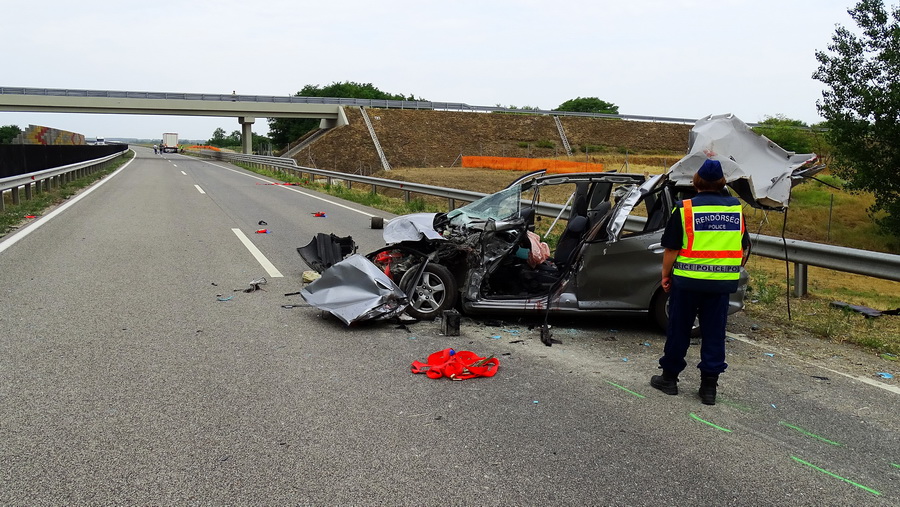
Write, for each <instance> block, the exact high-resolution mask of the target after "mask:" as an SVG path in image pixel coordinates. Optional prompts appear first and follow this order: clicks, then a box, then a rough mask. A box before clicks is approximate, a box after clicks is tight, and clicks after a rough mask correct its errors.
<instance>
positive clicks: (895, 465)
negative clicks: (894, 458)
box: [891, 463, 900, 468]
mask: <svg viewBox="0 0 900 507" xmlns="http://www.w3.org/2000/svg"><path fill="white" fill-rule="evenodd" d="M891 466H892V467H894V468H900V465H898V464H896V463H891Z"/></svg>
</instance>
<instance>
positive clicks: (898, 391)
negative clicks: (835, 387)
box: [725, 332, 900, 394]
mask: <svg viewBox="0 0 900 507" xmlns="http://www.w3.org/2000/svg"><path fill="white" fill-rule="evenodd" d="M725 336H727V337H729V338H734V339H735V340H738V341H741V342H744V343H747V344H750V345H753V346H755V347H759V348H771V347H763V345H761V344H759V343H756V342H754V341H753V340H750V339H748V338H747V337H746V335H743V334H738V333H730V332H729V333H725ZM779 353H780V354H784V355H786V356H790V357H791V358H792V359H794V360H796V361H800V362H801V363H806V364H808V365H810V366H815V367H816V368H821V369H823V370H825V371H830V372H831V373H835V374H837V375H842V376H844V377H847V378H852V379H853V380H858V381H860V382H862V383H864V384H869V385H870V386H874V387H880V388H881V389H884V390H885V391H890V392H892V393H894V394H900V387H897V386H892V385H890V384H885V383H883V382H879V381H877V380H874V379H870V378H866V377H860V376H858V375H851V374H849V373H844V372H842V371H837V370H833V369H831V368H829V367H827V366H822V365H821V364H816V363H811V362H809V361H806V360H805V359H801V358H799V357H797V356H795V355H794V354H790V353H787V352H784V351H779Z"/></svg>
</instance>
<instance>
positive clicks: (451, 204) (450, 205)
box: [447, 197, 456, 210]
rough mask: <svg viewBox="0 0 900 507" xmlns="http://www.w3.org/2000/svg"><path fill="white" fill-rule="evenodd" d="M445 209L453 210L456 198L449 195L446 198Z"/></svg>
mask: <svg viewBox="0 0 900 507" xmlns="http://www.w3.org/2000/svg"><path fill="white" fill-rule="evenodd" d="M447 209H448V210H455V209H456V199H454V198H452V197H450V198H448V199H447Z"/></svg>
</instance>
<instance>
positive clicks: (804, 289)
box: [794, 262, 809, 298]
mask: <svg viewBox="0 0 900 507" xmlns="http://www.w3.org/2000/svg"><path fill="white" fill-rule="evenodd" d="M808 279H809V266H807V265H806V264H800V263H799V262H795V263H794V296H795V297H798V298H799V297H803V296H805V295H807V294H808V288H809V287H808V284H807V280H808Z"/></svg>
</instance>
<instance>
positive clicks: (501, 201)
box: [447, 185, 522, 225]
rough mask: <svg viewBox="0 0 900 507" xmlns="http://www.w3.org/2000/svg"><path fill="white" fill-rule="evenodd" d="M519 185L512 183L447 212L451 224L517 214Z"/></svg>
mask: <svg viewBox="0 0 900 507" xmlns="http://www.w3.org/2000/svg"><path fill="white" fill-rule="evenodd" d="M521 193H522V186H521V185H513V186H511V187H509V188H506V189H504V190H501V191H499V192H497V193H495V194H491V195H488V196H485V197H482V198H481V199H478V200H477V201H475V202H473V203H471V204H467V205H465V206H463V207H461V208H457V209H455V210H453V211H451V212H450V213H447V218H449V219H450V221H451V223H452V224H453V225H465V224H468V223H470V222H473V221H487V220H491V219H493V220H496V221H503V220H509V219H511V218H513V217H516V216H518V214H519V211H520V209H521Z"/></svg>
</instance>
